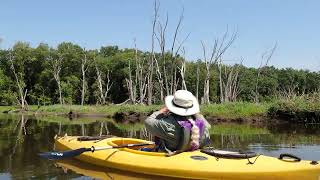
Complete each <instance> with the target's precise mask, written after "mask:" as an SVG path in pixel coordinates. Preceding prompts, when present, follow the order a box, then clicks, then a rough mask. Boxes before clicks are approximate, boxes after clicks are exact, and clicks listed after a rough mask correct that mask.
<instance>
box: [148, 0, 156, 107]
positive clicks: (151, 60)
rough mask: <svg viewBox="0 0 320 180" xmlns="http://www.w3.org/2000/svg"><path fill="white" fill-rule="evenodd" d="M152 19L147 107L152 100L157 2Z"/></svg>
mask: <svg viewBox="0 0 320 180" xmlns="http://www.w3.org/2000/svg"><path fill="white" fill-rule="evenodd" d="M153 9H154V17H153V21H152V35H151V54H150V57H149V68H148V76H147V77H148V78H147V88H148V92H147V95H148V103H147V104H148V105H151V104H152V99H153V71H154V57H155V53H154V46H155V42H154V41H155V28H156V24H157V21H158V12H159V2H158V1H157V0H155V1H154V7H153Z"/></svg>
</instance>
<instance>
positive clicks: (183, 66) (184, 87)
mask: <svg viewBox="0 0 320 180" xmlns="http://www.w3.org/2000/svg"><path fill="white" fill-rule="evenodd" d="M182 54H183V56H182V57H183V58H182V60H181V67H178V69H179V71H180V76H181V83H182V84H181V87H182V89H185V90H187V85H186V81H185V78H184V76H185V73H186V60H185V54H186V51H185V49H184V48H182Z"/></svg>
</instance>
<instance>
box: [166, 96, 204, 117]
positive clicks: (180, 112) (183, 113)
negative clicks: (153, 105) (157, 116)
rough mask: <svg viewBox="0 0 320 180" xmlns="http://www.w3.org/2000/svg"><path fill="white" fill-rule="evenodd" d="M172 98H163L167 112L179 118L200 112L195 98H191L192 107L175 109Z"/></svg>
mask: <svg viewBox="0 0 320 180" xmlns="http://www.w3.org/2000/svg"><path fill="white" fill-rule="evenodd" d="M173 98H174V96H167V97H166V98H165V104H166V106H167V108H168V109H169V111H171V112H173V113H174V114H177V115H180V116H190V115H194V114H197V113H199V112H200V108H199V103H198V100H197V98H196V97H192V101H193V106H192V107H191V108H182V107H177V106H176V105H174V104H173Z"/></svg>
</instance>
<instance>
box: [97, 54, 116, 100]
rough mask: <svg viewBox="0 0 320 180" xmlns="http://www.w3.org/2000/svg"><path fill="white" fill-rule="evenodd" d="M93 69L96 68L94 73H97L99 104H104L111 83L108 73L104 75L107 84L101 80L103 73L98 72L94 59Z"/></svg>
mask: <svg viewBox="0 0 320 180" xmlns="http://www.w3.org/2000/svg"><path fill="white" fill-rule="evenodd" d="M94 62H95V68H96V73H97V82H98V88H99V92H100V98H99V101H100V103H101V104H106V102H107V101H106V99H107V97H108V93H109V91H110V89H111V87H112V84H113V82H111V80H110V71H109V70H108V71H107V74H106V78H107V82H106V83H105V81H103V80H102V78H103V76H104V75H103V73H102V72H101V71H100V69H99V67H98V65H97V63H96V61H95V59H94Z"/></svg>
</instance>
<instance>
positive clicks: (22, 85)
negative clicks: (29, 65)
mask: <svg viewBox="0 0 320 180" xmlns="http://www.w3.org/2000/svg"><path fill="white" fill-rule="evenodd" d="M8 60H9V61H10V63H11V66H10V68H11V70H12V72H13V75H14V77H15V80H16V83H17V86H18V92H19V98H20V100H19V101H18V102H19V104H20V105H21V109H22V110H25V109H26V105H27V101H26V96H27V92H28V89H25V86H26V85H25V83H24V81H23V77H21V76H20V77H19V75H18V74H17V72H16V69H15V66H14V60H15V57H14V55H13V54H12V51H11V50H10V51H9V55H8Z"/></svg>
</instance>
